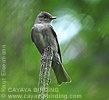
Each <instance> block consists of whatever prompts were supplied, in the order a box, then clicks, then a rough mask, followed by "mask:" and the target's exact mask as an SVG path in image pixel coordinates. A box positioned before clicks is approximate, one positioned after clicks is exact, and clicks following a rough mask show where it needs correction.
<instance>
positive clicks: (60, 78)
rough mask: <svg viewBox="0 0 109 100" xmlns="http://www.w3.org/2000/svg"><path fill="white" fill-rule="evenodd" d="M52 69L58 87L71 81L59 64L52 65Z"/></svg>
mask: <svg viewBox="0 0 109 100" xmlns="http://www.w3.org/2000/svg"><path fill="white" fill-rule="evenodd" d="M52 68H53V71H54V73H55V75H56V78H57V82H58V84H59V85H61V84H62V82H70V81H71V80H70V77H69V75H68V74H67V72H66V71H65V69H64V67H63V66H62V64H61V62H57V63H53V64H52Z"/></svg>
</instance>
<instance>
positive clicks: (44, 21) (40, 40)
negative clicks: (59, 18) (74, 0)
mask: <svg viewBox="0 0 109 100" xmlns="http://www.w3.org/2000/svg"><path fill="white" fill-rule="evenodd" d="M53 19H56V18H55V17H52V15H51V14H49V13H48V12H41V13H40V14H39V15H38V16H37V18H36V21H35V24H34V26H33V28H32V32H31V39H32V41H33V43H34V44H35V45H36V47H37V49H38V50H39V52H40V53H41V54H43V51H44V49H45V48H46V47H48V46H49V47H51V48H52V49H53V52H54V56H53V62H52V68H53V71H54V73H55V75H56V78H57V82H58V84H59V85H60V84H61V83H62V82H70V77H69V76H68V74H67V72H66V71H65V69H64V67H63V66H62V58H61V51H60V47H59V43H58V39H57V35H56V32H55V31H54V29H53V27H52V26H51V22H52V20H53Z"/></svg>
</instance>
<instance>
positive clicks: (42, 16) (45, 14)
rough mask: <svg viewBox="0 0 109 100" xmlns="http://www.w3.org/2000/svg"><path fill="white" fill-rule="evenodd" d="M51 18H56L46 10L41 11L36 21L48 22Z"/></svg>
mask: <svg viewBox="0 0 109 100" xmlns="http://www.w3.org/2000/svg"><path fill="white" fill-rule="evenodd" d="M53 19H56V17H52V15H51V14H49V13H48V12H41V13H40V14H39V15H38V16H37V19H36V22H40V23H41V22H42V23H50V22H51V21H52V20H53Z"/></svg>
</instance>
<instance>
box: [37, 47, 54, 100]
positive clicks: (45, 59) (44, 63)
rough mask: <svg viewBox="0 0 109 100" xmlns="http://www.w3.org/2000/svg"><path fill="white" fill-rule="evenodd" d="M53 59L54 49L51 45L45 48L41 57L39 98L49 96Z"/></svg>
mask: <svg viewBox="0 0 109 100" xmlns="http://www.w3.org/2000/svg"><path fill="white" fill-rule="evenodd" d="M52 59H53V50H52V48H51V47H47V48H45V49H44V53H43V55H42V57H41V68H40V74H39V95H38V98H39V100H46V99H47V96H48V85H49V83H50V67H51V64H52Z"/></svg>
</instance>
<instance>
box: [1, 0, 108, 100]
mask: <svg viewBox="0 0 109 100" xmlns="http://www.w3.org/2000/svg"><path fill="white" fill-rule="evenodd" d="M41 11H47V12H49V13H51V14H52V15H54V16H57V20H55V21H54V22H53V27H54V29H55V30H56V32H57V35H58V39H59V42H60V47H61V52H62V57H63V65H64V67H65V69H66V70H67V72H68V73H69V75H70V77H71V79H72V82H71V83H69V84H62V85H61V86H58V84H57V82H56V78H55V75H54V73H53V71H52V69H51V83H50V88H58V89H59V91H58V92H52V93H49V94H57V93H58V94H60V95H63V94H64V95H66V94H67V95H68V96H69V95H78V94H80V95H81V96H82V98H73V99H74V100H108V99H109V1H108V0H0V51H2V50H1V47H2V45H3V44H5V45H6V46H7V47H6V52H7V53H6V58H7V62H6V65H7V69H6V73H7V76H6V77H7V95H8V94H30V93H28V92H27V93H25V92H23V93H22V92H21V93H18V92H12V93H10V92H9V91H8V88H31V89H33V88H34V87H36V88H37V87H38V78H39V71H40V58H41V55H40V54H39V52H38V50H37V49H36V47H35V45H34V44H33V43H32V41H31V29H32V26H33V24H34V21H35V19H36V16H37V14H38V13H40V12H41ZM1 56H2V55H1V53H0V58H1ZM1 65H2V63H1V61H0V69H1ZM1 81H2V80H0V84H1ZM31 94H37V93H33V92H32V93H31ZM64 99H65V97H63V98H59V99H56V98H53V99H48V100H64ZM0 100H3V99H0ZM5 100H14V98H12V99H9V98H8V97H7V98H6V99H5ZM18 100H24V99H23V98H22V99H18ZM28 100H29V99H28ZM32 100H36V99H35V98H34V99H32ZM68 100H72V99H71V98H68Z"/></svg>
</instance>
